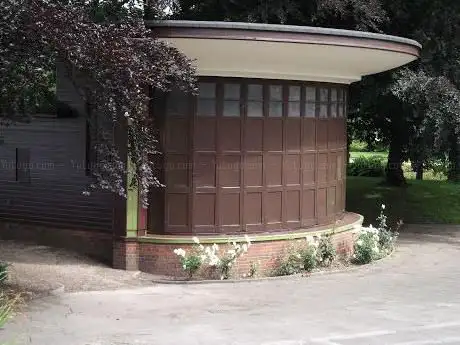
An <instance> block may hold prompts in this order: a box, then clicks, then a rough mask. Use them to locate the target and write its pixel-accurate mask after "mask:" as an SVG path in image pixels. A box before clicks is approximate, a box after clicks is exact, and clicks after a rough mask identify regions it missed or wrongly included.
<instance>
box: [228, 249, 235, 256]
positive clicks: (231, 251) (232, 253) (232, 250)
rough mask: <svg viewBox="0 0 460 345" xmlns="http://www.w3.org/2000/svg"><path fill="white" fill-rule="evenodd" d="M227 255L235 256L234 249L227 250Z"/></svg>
mask: <svg viewBox="0 0 460 345" xmlns="http://www.w3.org/2000/svg"><path fill="white" fill-rule="evenodd" d="M227 253H228V254H230V255H235V249H229V250H227Z"/></svg>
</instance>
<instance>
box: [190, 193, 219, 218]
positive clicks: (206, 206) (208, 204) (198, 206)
mask: <svg viewBox="0 0 460 345" xmlns="http://www.w3.org/2000/svg"><path fill="white" fill-rule="evenodd" d="M193 204H194V209H193V211H194V221H195V226H200V225H214V224H215V205H216V196H215V194H195V195H194V202H193Z"/></svg>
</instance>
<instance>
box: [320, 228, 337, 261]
mask: <svg viewBox="0 0 460 345" xmlns="http://www.w3.org/2000/svg"><path fill="white" fill-rule="evenodd" d="M316 255H317V259H318V262H319V264H320V265H321V266H324V267H328V266H330V265H331V264H332V263H333V262H334V260H335V259H336V257H337V252H336V250H335V247H334V244H333V243H332V236H331V235H330V234H328V235H324V236H321V238H320V240H319V244H318V249H317V254H316Z"/></svg>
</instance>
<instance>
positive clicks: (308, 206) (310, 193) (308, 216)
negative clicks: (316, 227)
mask: <svg viewBox="0 0 460 345" xmlns="http://www.w3.org/2000/svg"><path fill="white" fill-rule="evenodd" d="M302 194H303V203H302V205H303V210H302V224H303V225H311V224H312V223H314V222H315V206H316V193H315V190H314V189H305V190H304V191H303V193H302Z"/></svg>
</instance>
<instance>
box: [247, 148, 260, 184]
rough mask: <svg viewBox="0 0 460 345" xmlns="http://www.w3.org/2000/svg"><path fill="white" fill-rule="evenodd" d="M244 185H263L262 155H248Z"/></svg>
mask: <svg viewBox="0 0 460 345" xmlns="http://www.w3.org/2000/svg"><path fill="white" fill-rule="evenodd" d="M244 179H245V182H244V186H245V187H259V186H262V185H263V158H262V155H249V154H248V155H247V156H246V163H245V170H244Z"/></svg>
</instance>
